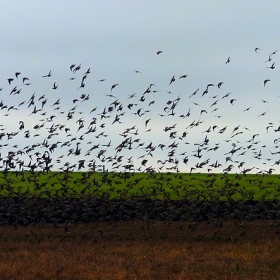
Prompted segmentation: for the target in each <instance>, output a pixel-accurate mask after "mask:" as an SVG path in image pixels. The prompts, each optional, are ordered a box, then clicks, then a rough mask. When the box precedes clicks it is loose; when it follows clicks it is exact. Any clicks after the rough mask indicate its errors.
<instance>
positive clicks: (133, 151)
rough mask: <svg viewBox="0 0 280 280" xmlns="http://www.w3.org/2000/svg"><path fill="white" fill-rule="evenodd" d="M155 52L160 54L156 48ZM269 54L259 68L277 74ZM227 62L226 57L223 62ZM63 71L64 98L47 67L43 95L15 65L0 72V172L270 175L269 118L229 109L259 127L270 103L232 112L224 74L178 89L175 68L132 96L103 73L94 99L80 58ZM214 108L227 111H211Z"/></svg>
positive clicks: (272, 134)
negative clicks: (161, 85)
mask: <svg viewBox="0 0 280 280" xmlns="http://www.w3.org/2000/svg"><path fill="white" fill-rule="evenodd" d="M255 52H256V53H258V52H260V49H259V48H256V49H255ZM157 55H161V56H162V55H163V54H162V51H158V52H157ZM276 55H277V50H276V51H274V52H272V53H271V54H269V56H268V59H267V61H265V65H267V63H270V64H271V65H270V66H265V68H269V71H270V70H273V71H275V68H276V67H275V61H274V58H275V57H276ZM230 63H231V58H230V57H228V59H227V60H226V62H225V64H226V66H225V67H229V65H228V64H230ZM68 71H69V77H68V79H69V80H68V82H67V85H68V86H69V87H70V86H71V87H72V89H73V87H74V90H72V91H71V92H67V96H65V95H66V90H65V89H62V90H61V92H60V88H63V85H61V84H60V83H59V81H57V80H56V79H53V76H54V74H53V71H52V70H50V71H49V72H47V73H46V74H44V75H42V76H41V79H42V80H43V81H42V83H43V84H44V85H45V87H46V88H44V89H43V90H44V92H43V93H42V94H39V93H37V92H36V91H35V92H30V88H31V87H32V86H33V84H32V79H31V78H29V77H28V75H25V74H23V73H21V72H15V73H14V76H13V75H11V76H10V77H8V78H7V80H6V81H5V80H4V79H2V81H1V86H2V88H0V90H1V98H2V100H1V102H0V109H1V112H2V114H3V115H2V124H0V126H1V129H0V130H1V132H0V139H1V156H0V162H1V163H2V165H1V169H2V170H4V171H15V170H17V171H23V170H30V171H46V172H48V171H51V170H59V171H65V172H71V171H77V170H81V171H91V170H96V169H98V167H100V166H103V167H105V170H108V171H118V172H124V171H128V172H214V173H219V172H220V173H229V172H236V173H243V174H246V173H248V172H253V173H260V174H266V173H268V174H271V173H273V172H274V171H275V170H277V167H278V165H279V164H280V159H279V158H278V154H279V153H280V152H279V149H278V145H279V142H280V137H278V134H277V132H279V131H280V126H279V125H277V124H275V121H274V120H275V118H276V116H273V119H274V120H269V121H267V124H266V127H259V125H256V124H254V125H253V127H245V126H244V125H243V124H242V123H239V124H235V123H234V114H236V115H239V116H240V115H241V114H243V115H244V117H243V122H244V123H245V121H246V120H250V119H252V121H254V119H256V120H257V122H258V123H259V124H260V123H261V119H262V118H263V119H264V117H265V116H267V114H268V110H267V109H261V110H262V111H259V112H254V114H251V115H250V113H251V112H252V111H253V108H252V107H253V106H248V107H246V105H244V104H243V103H242V105H243V106H244V108H243V110H240V111H239V112H238V111H237V109H236V104H237V103H238V99H239V97H237V96H235V95H234V93H232V92H223V87H224V86H225V82H223V81H219V82H217V83H208V84H207V85H206V86H205V87H204V89H203V90H200V89H199V88H196V89H195V90H192V91H191V92H190V93H188V94H185V93H184V95H183V94H179V95H176V94H175V93H173V92H172V86H173V84H176V83H181V84H182V82H183V80H184V82H183V84H182V85H183V86H185V85H187V83H188V81H187V80H188V79H189V75H188V74H182V75H179V76H178V77H175V75H173V76H172V77H171V79H170V80H169V81H167V83H166V86H167V87H168V89H170V90H168V91H167V92H163V91H161V90H159V89H158V87H157V86H156V85H155V84H152V83H151V84H148V85H147V86H146V87H145V89H144V90H143V91H142V92H140V93H137V92H136V93H131V94H128V95H127V96H124V94H123V93H122V92H119V91H118V87H121V84H119V83H112V84H110V85H107V84H106V83H107V80H106V79H100V80H99V81H98V83H102V84H103V85H104V86H103V90H104V91H105V93H104V96H102V98H99V99H100V100H96V96H95V93H92V92H93V89H91V88H89V89H87V86H86V85H87V80H89V79H90V78H89V77H90V75H92V73H91V68H88V69H87V70H86V71H82V65H81V64H72V65H70V68H69V70H68ZM134 72H135V75H142V73H141V72H140V71H138V70H134ZM77 80H78V83H77V82H76V81H77ZM268 82H270V83H272V81H270V79H264V81H263V87H264V88H265V87H267V83H268ZM65 83H66V82H65ZM72 85H73V86H72ZM106 89H107V90H106ZM39 90H41V88H39ZM67 90H69V88H67ZM121 90H122V91H123V89H121ZM51 91H53V92H51ZM72 94H73V98H72ZM98 94H99V96H100V94H101V93H98ZM104 101H106V102H107V104H105V105H104V107H103V105H101V104H102V102H104ZM11 102H12V105H10V104H9V103H11ZM260 102H262V103H263V106H262V107H263V108H264V107H265V106H269V103H268V102H269V101H268V100H265V99H262V98H260ZM99 103H100V104H99ZM96 105H99V106H96ZM67 106H69V107H68V108H66V107H67ZM100 106H102V107H101V109H100ZM266 108H267V107H266ZM222 110H224V113H227V114H228V112H230V114H229V115H228V116H226V115H224V114H219V112H222ZM257 110H260V109H259V108H258V109H257ZM235 111H237V112H235ZM226 118H227V119H226ZM212 121H213V123H212ZM227 121H228V123H227ZM153 124H154V126H153ZM254 131H255V132H254ZM262 137H264V139H263V140H261V139H262ZM262 141H263V142H262ZM251 164H254V165H251ZM248 165H250V166H248Z"/></svg>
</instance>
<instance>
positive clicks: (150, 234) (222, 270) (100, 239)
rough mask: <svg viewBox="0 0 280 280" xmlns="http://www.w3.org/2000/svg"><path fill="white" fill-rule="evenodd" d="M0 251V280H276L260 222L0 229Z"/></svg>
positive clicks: (277, 264) (277, 231) (270, 244)
mask: <svg viewBox="0 0 280 280" xmlns="http://www.w3.org/2000/svg"><path fill="white" fill-rule="evenodd" d="M0 246H1V251H0V276H1V277H0V279H29V280H30V279H104V280H105V279H106V280H108V279H114V280H115V279H262V280H263V279H280V252H279V249H280V228H279V225H278V224H276V223H274V224H272V223H271V222H266V221H254V222H248V223H246V224H242V225H240V224H237V225H236V223H234V222H233V221H228V222H225V223H224V225H223V226H222V227H215V225H206V224H203V223H202V224H200V225H199V226H198V227H197V229H196V230H194V231H193V232H192V231H191V230H190V228H189V224H188V223H187V222H186V223H172V224H167V223H164V222H154V223H151V224H150V225H149V226H147V224H146V223H144V222H120V223H116V224H108V223H100V224H87V225H86V224H78V225H75V224H68V225H67V226H66V227H65V225H64V224H63V225H55V226H54V225H42V224H39V225H30V226H28V227H18V228H15V227H12V226H2V227H0Z"/></svg>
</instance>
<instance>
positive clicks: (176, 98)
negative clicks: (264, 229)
mask: <svg viewBox="0 0 280 280" xmlns="http://www.w3.org/2000/svg"><path fill="white" fill-rule="evenodd" d="M279 12H280V2H279V1H2V2H1V4H0V23H1V25H0V26H1V27H0V34H1V45H0V50H1V52H0V73H1V78H0V88H2V91H1V92H0V94H1V98H0V100H2V102H3V104H4V105H3V106H2V107H4V108H2V110H1V112H0V113H1V124H2V132H3V133H5V136H3V137H2V140H1V141H2V143H1V145H2V148H1V155H2V158H3V159H4V160H5V159H6V156H7V154H8V151H14V152H15V153H17V152H18V151H20V150H22V149H23V148H24V147H27V146H29V147H32V145H34V144H35V145H36V144H39V143H42V142H43V141H44V139H46V137H47V136H48V135H49V130H48V129H47V128H50V127H51V126H52V125H53V126H54V127H56V128H57V129H56V130H55V131H54V133H56V134H55V135H53V136H52V137H50V138H49V139H48V143H49V145H50V146H51V145H52V144H54V143H57V142H58V141H59V142H61V143H59V144H58V148H57V149H55V151H54V152H53V153H52V163H53V164H54V167H53V168H54V169H58V168H59V167H62V166H63V164H64V163H65V162H67V161H68V162H70V163H71V164H75V163H77V161H78V160H79V159H85V160H86V164H87V163H88V162H89V161H91V160H96V163H97V164H99V163H102V162H101V159H104V160H105V161H104V163H105V165H106V166H107V167H108V168H109V169H111V165H112V163H114V165H113V166H114V167H116V166H118V165H119V168H115V169H114V170H124V167H123V166H124V165H128V164H131V163H130V161H129V160H128V158H130V157H132V161H133V163H134V167H135V169H136V168H139V167H141V169H140V170H141V171H144V170H145V168H147V167H153V168H155V169H156V170H158V169H159V168H161V167H162V169H160V170H162V171H166V169H165V168H167V170H170V171H176V169H175V167H176V166H178V169H179V171H185V172H188V171H189V170H190V169H191V168H192V167H196V171H197V172H201V171H205V170H207V169H211V172H220V171H223V170H224V169H227V168H228V166H229V165H231V164H232V166H233V167H232V169H230V170H231V172H239V171H242V170H244V169H250V168H253V167H254V169H252V172H266V171H268V170H269V169H270V168H274V169H275V171H274V172H279V166H278V165H277V164H275V162H277V161H278V160H279V159H280V155H279V154H277V152H278V151H279V149H278V145H277V143H278V140H277V139H278V138H279V137H280V132H278V131H277V129H278V126H279V125H280V122H279V115H280V113H279V105H278V104H279V98H280V97H279V96H280V93H279V85H280V82H279V69H278V66H279V64H278V61H279V55H280V51H279V52H277V50H278V48H279V49H280V42H279V30H280V29H279V27H280V21H279ZM255 48H259V49H257V51H255ZM158 51H162V53H160V54H159V55H157V52H158ZM274 52H275V53H274ZM272 53H273V54H272ZM229 57H230V62H229V63H226V62H227V60H228V58H229ZM269 57H270V59H271V61H267V62H265V61H266V60H268V59H269ZM273 63H274V65H273ZM72 64H76V66H78V65H79V64H81V69H80V70H78V71H77V72H76V73H73V72H71V70H70V68H69V67H70V65H72ZM272 65H273V66H272ZM271 66H272V67H271ZM274 66H275V68H274ZM270 67H271V68H270ZM88 68H90V72H91V73H89V74H88V75H86V76H87V77H86V79H84V84H85V86H84V87H82V88H79V87H80V85H81V81H82V78H83V76H84V74H85V72H86V71H87V69H88ZM272 68H273V69H272ZM50 70H51V73H52V76H51V77H46V78H42V76H44V75H47V74H48V73H49V71H50ZM134 70H137V71H140V72H139V73H137V72H135V71H134ZM16 72H20V73H21V74H20V75H19V76H18V78H16V77H15V73H16ZM183 75H187V77H186V78H181V79H179V78H180V77H181V76H183ZM173 76H174V78H175V81H174V82H172V83H171V84H170V81H171V78H172V77H173ZM23 77H27V78H28V79H29V80H26V81H25V83H23V82H22V78H23ZM8 78H13V79H14V80H13V81H12V82H11V84H9V83H8V81H7V79H8ZM70 78H75V79H73V80H70ZM101 79H105V80H104V81H103V82H101V81H99V80H101ZM266 79H269V80H270V81H268V82H267V83H266V85H265V86H264V80H266ZM220 82H223V83H222V85H221V86H220V88H219V87H217V85H218V84H219V83H220ZM54 83H56V85H57V86H58V87H57V89H56V90H54V89H53V85H54ZM26 84H29V85H26ZM113 84H118V85H117V86H116V87H115V88H114V89H113V90H112V91H111V86H112V85H113ZM150 84H154V86H152V87H151V91H150V92H149V93H145V94H144V92H145V91H146V90H147V88H149V87H150ZM209 84H213V85H214V86H209V88H208V92H207V93H204V95H203V92H204V91H205V89H206V88H207V85H209ZM15 87H16V89H15V91H16V90H20V91H19V93H15V92H12V93H11V91H12V90H13V89H14V88H15ZM78 88H79V89H78ZM197 89H199V90H198V91H197V94H195V95H194V96H192V97H191V98H189V97H190V96H191V95H192V93H193V92H195V91H196V90H197ZM168 91H169V92H171V93H168ZM33 93H35V98H34V104H31V105H30V103H29V102H28V101H29V100H30V98H31V96H32V94H33ZM134 93H135V97H133V98H130V99H128V97H129V96H131V95H132V94H134ZM227 93H230V94H229V95H228V96H227V97H224V96H225V95H226V94H227ZM83 94H85V96H87V95H89V98H88V100H84V101H83V98H81V96H82V95H83ZM110 94H112V95H114V96H115V97H112V96H111V97H110V96H108V95H110ZM143 94H144V95H143ZM43 95H45V96H44V97H42V99H40V100H39V98H40V97H41V96H43ZM202 95H203V96H202ZM142 96H143V99H145V100H142V101H141V100H139V99H141V97H142ZM223 97H224V98H223ZM58 99H59V101H58V105H54V106H52V105H53V104H54V103H55V102H56V101H57V100H58ZM74 99H78V101H77V102H75V103H73V100H74ZM43 100H47V101H46V104H45V105H44V107H43V108H42V105H41V102H42V101H43ZM116 100H117V103H118V105H117V106H116V107H115V105H114V104H113V105H110V104H111V103H112V102H114V101H116ZM230 100H233V101H232V104H231V103H230ZM262 100H264V101H267V102H263V101H262ZM23 101H25V103H24V104H22V105H20V106H19V104H20V103H21V102H23ZM168 101H170V102H168ZM215 101H217V102H216V104H215ZM150 102H152V103H151V104H150ZM168 103H169V104H168ZM213 103H214V105H213ZM128 104H134V105H133V106H132V108H131V109H129V108H128V107H127V105H128ZM149 104H150V105H149ZM172 104H173V105H174V104H175V108H174V109H172V108H171V107H172ZM5 105H7V108H5ZM29 105H30V106H29ZM76 105H77V108H76V109H75V110H73V112H74V113H73V118H72V119H71V120H67V114H68V112H69V110H70V109H71V108H73V107H74V106H76ZM211 105H212V106H211ZM11 106H14V107H13V108H11ZM35 106H36V109H42V110H41V111H38V112H36V113H34V114H31V113H32V112H33V110H34V108H35ZM110 106H113V107H114V110H113V112H111V113H106V116H107V117H108V118H103V119H101V116H100V114H101V113H102V111H103V110H104V108H106V110H108V107H110ZM119 106H121V107H122V108H120V107H119ZM56 107H60V108H58V109H56V110H54V109H55V108H56ZM95 107H97V109H96V111H94V112H92V113H90V111H91V110H92V109H93V108H95ZM140 108H141V110H140V114H139V115H140V116H141V117H140V116H139V115H137V110H139V109H140ZM164 108H165V110H164ZM247 108H249V109H248V110H246V109H247ZM8 109H10V110H8ZM16 109H17V110H16ZM118 109H119V110H118ZM204 110H205V111H206V112H205V111H204ZM213 110H215V111H214V112H213ZM146 111H148V112H146ZM188 111H190V115H189V116H186V117H183V116H182V115H185V114H187V113H188ZM122 113H124V115H123V116H120V122H121V123H119V122H118V121H117V122H115V123H114V124H112V123H113V121H114V120H115V117H116V115H117V116H119V114H122ZM142 113H144V114H143V115H142ZM171 113H172V114H171ZM30 114H31V115H30ZM42 114H43V115H42ZM52 115H55V117H53V118H50V116H52ZM160 115H164V116H160ZM80 118H82V121H81V122H80V124H81V123H82V124H83V125H84V127H81V128H80V130H79V131H78V129H79V122H77V121H78V120H79V119H80ZM93 118H97V119H96V123H95V124H93V125H92V127H94V126H96V132H94V133H89V134H85V132H86V131H87V130H88V128H89V127H90V123H91V121H92V120H93ZM149 119H150V120H149ZM20 120H23V121H24V123H25V128H24V129H23V130H19V121H20ZM147 120H149V121H148V123H147V126H146V127H145V123H146V121H147ZM193 122H194V124H197V125H191V124H192V123H193ZM103 123H104V125H103ZM36 124H40V125H43V126H42V127H41V128H40V129H38V130H36V129H34V126H35V125H36ZM62 125H65V127H68V128H70V131H69V132H68V133H66V132H65V131H64V129H65V127H63V128H61V129H59V128H58V127H59V126H62ZM134 125H135V129H132V130H131V131H130V132H129V133H128V135H126V137H125V136H121V135H119V134H122V132H123V131H125V129H126V128H130V127H133V126H134ZM174 125H175V126H174ZM189 125H191V126H190V127H189ZM100 126H101V127H100ZM102 126H104V127H102ZM172 126H174V127H173V128H171V129H170V130H168V129H167V131H164V129H165V128H166V127H172ZM213 126H214V127H215V126H217V128H216V129H214V130H213ZM238 126H239V127H238ZM209 127H211V129H210V132H209V133H207V132H204V131H206V130H207V129H208V128H209ZM224 127H227V128H226V130H225V132H224V133H221V132H220V131H221V129H222V128H224ZM236 127H238V128H237V129H236V130H235V131H234V132H233V130H234V128H236ZM137 129H138V130H137ZM149 129H151V130H150V131H147V130H149ZM275 130H276V131H275ZM26 131H27V132H26ZM28 131H29V132H30V137H29V138H27V137H25V135H26V133H27V134H28ZM16 132H18V133H17V134H15V135H13V136H12V137H11V139H8V136H7V133H16ZM25 132H26V133H25ZM171 132H174V133H173V135H171V137H170V133H171ZM175 132H176V133H175ZM184 132H186V137H182V135H183V133H184ZM219 132H220V133H219ZM238 132H240V134H237V135H235V136H234V134H236V133H238ZM100 133H101V135H100V136H98V135H99V134H100ZM102 133H103V134H102ZM135 133H136V135H135ZM138 133H139V134H138ZM36 134H39V135H36ZM104 134H105V135H107V137H104ZM137 134H138V135H137ZM255 134H258V135H256V136H255V137H254V138H252V137H253V135H255ZM34 135H36V136H34ZM82 135H84V136H82ZM206 135H207V138H208V139H209V142H206V143H204V140H205V137H206ZM81 136H82V138H81V139H79V137H81ZM96 136H98V137H97V138H96ZM232 136H233V137H232ZM75 137H76V139H74V140H72V141H71V142H70V143H69V145H65V146H63V147H61V145H62V144H63V143H64V142H65V141H69V140H71V139H73V138H75ZM128 138H130V140H127V141H128V142H129V141H131V145H130V149H128V146H127V147H126V148H124V149H123V150H122V151H120V152H116V148H117V147H118V146H119V145H120V144H121V143H122V141H124V140H125V139H128ZM137 139H140V140H137ZM110 140H111V146H110V147H107V146H102V145H106V144H108V143H109V141H110ZM134 140H137V141H139V142H136V141H135V142H133V141H134ZM228 140H230V141H228ZM207 141H208V140H207ZM77 142H80V144H79V145H78V147H80V148H81V154H80V155H70V156H69V157H67V155H68V153H69V150H71V149H73V150H75V149H76V144H77ZM132 143H133V144H132ZM140 143H144V144H143V145H142V146H140V147H138V144H140ZM150 143H152V144H151V145H150V147H148V148H147V146H149V144H150ZM172 143H173V144H174V145H175V146H176V148H174V151H172V150H173V147H172ZM186 143H187V144H186ZM6 144H7V146H5V145H6ZM98 144H99V147H98V148H97V149H94V150H92V151H91V152H90V154H89V155H88V156H85V154H86V153H87V151H88V150H89V149H90V148H91V147H92V146H93V145H98ZM159 144H163V145H165V146H164V147H163V148H162V149H161V148H160V147H159V146H158V145H159ZM15 145H16V146H15ZM170 145H171V146H170ZM250 145H252V146H251V147H249V149H248V146H250ZM145 147H146V149H144V148H145ZM151 147H152V148H153V147H155V149H152V150H150V148H151ZM215 147H218V148H216V149H214V150H213V148H215ZM234 147H235V148H236V149H238V150H237V151H236V152H234V151H232V149H234ZM198 148H199V149H202V151H201V152H199V153H197V149H198ZM27 149H28V148H26V149H25V150H24V152H26V150H27ZM46 150H49V147H43V146H42V145H41V146H37V147H35V148H34V150H32V151H31V152H29V154H26V153H24V154H22V155H17V156H15V158H14V159H15V160H16V159H18V158H22V159H24V161H25V165H27V164H28V163H29V161H30V160H31V162H32V163H36V158H37V156H36V155H35V153H36V152H39V153H40V155H39V157H40V156H42V154H44V152H45V151H46ZM100 150H106V152H104V154H102V155H101V156H100V158H98V157H97V155H98V153H99V152H100ZM230 151H232V154H231V153H229V154H227V153H228V152H230ZM244 152H245V153H244ZM271 152H272V153H273V154H271ZM242 153H243V155H239V154H242ZM200 154H201V157H200ZM61 155H64V158H63V159H61V161H58V162H56V159H57V157H59V156H61ZM114 155H116V156H117V157H118V156H123V158H122V160H119V161H117V160H116V158H115V159H113V160H112V159H110V156H112V157H113V156H114ZM231 155H232V157H231V159H230V160H228V161H227V160H226V157H228V156H231ZM278 155H279V156H278ZM29 156H30V157H29ZM197 156H199V157H197ZM108 157H109V158H108ZM139 157H140V158H139ZM186 158H187V159H188V162H187V164H186V163H184V162H183V160H184V159H185V161H186ZM143 159H146V160H147V163H146V164H142V161H143ZM158 160H161V161H165V160H169V162H167V163H165V164H164V165H163V164H161V163H160V162H158ZM216 160H217V162H218V163H220V164H221V167H219V168H214V167H213V166H210V165H211V164H212V165H213V163H215V162H216ZM177 161H178V164H177V163H176V162H177ZM241 162H245V163H244V164H241V166H240V163H241ZM201 163H202V164H201ZM203 163H205V164H203ZM86 164H85V166H86ZM102 164H103V163H102ZM238 166H240V167H238ZM168 168H171V169H168Z"/></svg>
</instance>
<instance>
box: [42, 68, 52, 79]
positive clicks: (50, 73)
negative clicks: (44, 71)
mask: <svg viewBox="0 0 280 280" xmlns="http://www.w3.org/2000/svg"><path fill="white" fill-rule="evenodd" d="M51 75H52V71H51V70H50V72H49V74H48V75H45V76H43V78H49V77H50V76H51Z"/></svg>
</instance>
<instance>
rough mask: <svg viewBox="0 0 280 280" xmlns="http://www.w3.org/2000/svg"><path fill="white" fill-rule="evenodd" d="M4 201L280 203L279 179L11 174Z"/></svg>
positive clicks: (1, 185)
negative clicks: (95, 199)
mask: <svg viewBox="0 0 280 280" xmlns="http://www.w3.org/2000/svg"><path fill="white" fill-rule="evenodd" d="M0 194H1V196H2V197H3V196H22V195H24V196H27V197H28V196H40V197H42V198H46V197H80V196H84V195H91V196H94V197H100V198H102V197H106V198H110V199H112V198H122V199H126V198H129V197H130V198H131V197H142V198H150V199H171V200H181V199H186V200H189V199H202V200H223V201H225V200H272V199H279V195H280V180H279V175H255V174H246V175H243V174H210V173H209V174H197V173H196V174H186V173H113V172H109V173H98V172H95V173H93V172H72V173H64V172H49V173H42V172H34V173H31V172H7V173H3V172H1V173H0Z"/></svg>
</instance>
